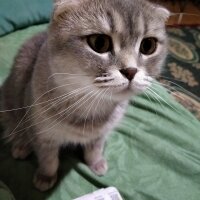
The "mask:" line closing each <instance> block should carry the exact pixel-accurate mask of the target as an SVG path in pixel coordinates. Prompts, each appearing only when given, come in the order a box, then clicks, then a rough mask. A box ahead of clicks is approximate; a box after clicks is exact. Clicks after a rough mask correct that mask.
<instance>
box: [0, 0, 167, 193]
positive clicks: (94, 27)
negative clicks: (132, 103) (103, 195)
mask: <svg viewBox="0 0 200 200" xmlns="http://www.w3.org/2000/svg"><path fill="white" fill-rule="evenodd" d="M168 17H169V12H168V11H167V10H166V9H164V8H162V7H160V6H157V5H153V4H150V3H149V2H146V1H145V0H123V1H122V0H73V1H72V0H55V7H54V12H53V16H52V19H51V22H50V25H49V28H48V31H47V32H43V33H39V34H38V35H36V36H34V37H33V38H31V39H30V40H29V41H27V42H26V43H25V44H24V45H23V47H22V48H21V50H20V51H19V53H18V55H17V57H16V59H15V62H14V65H13V68H12V70H11V73H10V75H9V77H8V78H7V80H6V81H5V83H4V85H3V87H2V108H3V109H4V110H7V111H8V112H5V113H4V116H3V120H4V125H5V127H6V131H5V137H7V138H8V140H9V141H10V142H11V143H12V155H13V157H14V158H19V159H24V158H26V157H27V156H28V155H29V154H30V153H31V152H32V151H34V152H35V154H36V155H37V158H38V164H39V167H38V169H37V171H36V173H35V175H34V180H33V182H34V185H35V187H36V188H38V189H39V190H41V191H46V190H48V189H50V188H51V187H53V185H54V184H55V182H56V180H57V169H58V165H59V159H58V154H59V149H60V147H62V146H63V145H66V144H73V145H82V146H83V150H84V159H85V162H86V164H87V165H88V166H89V168H90V169H91V170H92V171H93V172H94V173H95V174H97V175H104V174H105V173H106V171H107V169H108V167H107V162H106V160H105V159H104V157H103V149H104V143H105V141H106V138H107V136H108V133H109V132H111V130H112V129H113V128H114V127H115V126H116V125H117V123H118V122H119V120H120V119H121V118H122V117H123V114H124V111H125V109H126V106H127V104H128V100H129V99H130V97H131V96H133V95H137V94H139V93H141V92H143V91H144V90H145V89H147V88H148V87H149V86H150V85H151V79H152V77H155V76H157V75H158V74H159V73H160V70H161V66H162V64H163V61H164V60H165V57H166V52H167V50H166V49H167V48H166V46H167V37H166V32H165V21H166V19H167V18H168Z"/></svg>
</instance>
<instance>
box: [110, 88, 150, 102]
mask: <svg viewBox="0 0 200 200" xmlns="http://www.w3.org/2000/svg"><path fill="white" fill-rule="evenodd" d="M146 89H147V87H142V86H141V87H127V88H125V89H124V90H122V91H120V92H119V91H118V92H116V93H115V92H113V94H112V99H113V100H114V101H124V100H129V99H130V98H131V97H133V96H136V95H139V94H141V93H143V92H144V91H145V90H146Z"/></svg>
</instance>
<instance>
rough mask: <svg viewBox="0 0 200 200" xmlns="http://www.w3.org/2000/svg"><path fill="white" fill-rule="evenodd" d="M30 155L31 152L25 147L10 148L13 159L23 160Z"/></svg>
mask: <svg viewBox="0 0 200 200" xmlns="http://www.w3.org/2000/svg"><path fill="white" fill-rule="evenodd" d="M30 153H31V150H30V148H29V147H25V146H13V147H12V156H13V158H15V159H25V158H26V157H27V156H28V155H29V154H30Z"/></svg>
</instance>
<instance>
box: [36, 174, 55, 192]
mask: <svg viewBox="0 0 200 200" xmlns="http://www.w3.org/2000/svg"><path fill="white" fill-rule="evenodd" d="M56 181H57V174H55V175H54V176H47V175H43V174H41V173H39V172H36V173H35V175H34V178H33V184H34V186H35V187H36V188H37V189H38V190H40V191H41V192H44V191H47V190H49V189H51V188H52V187H53V186H54V185H55V183H56Z"/></svg>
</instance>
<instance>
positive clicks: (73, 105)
mask: <svg viewBox="0 0 200 200" xmlns="http://www.w3.org/2000/svg"><path fill="white" fill-rule="evenodd" d="M93 92H94V91H90V92H89V93H88V94H86V95H85V96H86V97H87V96H88V95H89V94H91V93H93ZM85 96H84V97H82V98H84V99H85V98H86V97H85ZM82 98H81V99H80V100H79V101H78V102H76V103H74V104H72V106H70V107H71V108H73V107H75V106H76V105H77V104H79V103H80V101H82V100H83V99H82ZM90 98H91V97H90ZM90 98H88V99H87V100H86V101H84V102H83V103H82V104H80V105H79V106H78V107H77V108H75V109H74V110H73V111H72V112H71V113H70V114H68V115H67V116H65V117H64V118H63V119H62V120H61V121H59V122H58V123H56V124H54V125H53V126H51V127H50V128H48V129H46V130H43V131H40V132H38V133H37V135H38V134H41V133H44V132H47V131H49V130H51V129H52V128H54V127H55V126H57V125H58V124H60V123H61V122H62V121H64V120H66V118H67V117H68V116H70V115H71V114H72V113H74V112H75V111H76V110H77V109H78V108H80V107H81V106H82V105H83V104H84V103H86V102H87V101H88V100H90ZM71 108H70V109H71ZM67 111H69V109H67V110H64V111H62V113H63V112H64V114H65V113H66V112H67ZM63 116H64V115H61V116H60V117H58V118H57V119H56V120H54V121H53V122H52V123H54V122H56V121H58V120H59V119H60V118H61V117H63ZM52 123H51V124H52Z"/></svg>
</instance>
